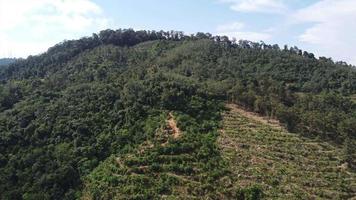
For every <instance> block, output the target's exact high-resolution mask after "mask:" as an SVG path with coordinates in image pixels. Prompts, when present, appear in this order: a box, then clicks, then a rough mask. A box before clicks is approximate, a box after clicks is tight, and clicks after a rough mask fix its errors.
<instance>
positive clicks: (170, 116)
mask: <svg viewBox="0 0 356 200" xmlns="http://www.w3.org/2000/svg"><path fill="white" fill-rule="evenodd" d="M168 125H169V127H170V128H171V129H172V131H173V133H172V134H173V138H174V139H177V138H179V137H180V136H181V132H180V130H179V128H178V127H177V122H176V121H175V120H174V116H173V114H172V113H169V114H168Z"/></svg>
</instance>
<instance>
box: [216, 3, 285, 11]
mask: <svg viewBox="0 0 356 200" xmlns="http://www.w3.org/2000/svg"><path fill="white" fill-rule="evenodd" d="M220 2H223V3H229V4H230V8H231V9H232V10H235V11H238V12H256V13H285V12H286V11H287V6H286V5H285V4H284V3H283V1H282V0H220Z"/></svg>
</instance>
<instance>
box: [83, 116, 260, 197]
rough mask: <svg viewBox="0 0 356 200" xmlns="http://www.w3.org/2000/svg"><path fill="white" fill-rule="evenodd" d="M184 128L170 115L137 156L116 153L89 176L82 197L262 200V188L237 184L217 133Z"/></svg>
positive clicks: (141, 147) (139, 149)
mask: <svg viewBox="0 0 356 200" xmlns="http://www.w3.org/2000/svg"><path fill="white" fill-rule="evenodd" d="M188 121H189V120H188ZM180 124H182V123H179V121H178V123H176V121H175V119H174V117H173V115H172V114H169V116H168V119H167V120H166V122H165V125H164V126H163V127H161V128H159V129H158V130H157V131H156V134H155V136H154V138H152V140H149V141H146V142H144V143H143V144H142V145H140V146H139V147H138V148H137V149H136V150H135V151H133V152H132V153H128V154H124V155H121V156H114V155H113V156H111V157H110V158H108V159H107V160H106V161H105V162H103V163H102V164H100V165H99V167H97V168H96V169H95V170H94V171H93V172H92V173H91V174H90V175H89V176H88V177H87V179H86V184H85V189H84V193H83V197H82V199H257V198H258V197H259V196H260V190H259V189H258V188H255V187H253V186H251V187H246V188H241V187H239V186H238V185H236V184H234V182H235V180H234V177H233V176H232V172H231V171H230V170H229V169H228V168H227V164H226V162H225V161H224V160H223V159H222V158H221V156H220V152H219V151H218V148H217V146H216V139H217V130H214V131H212V132H210V133H203V132H202V131H199V132H197V131H194V130H192V129H190V128H185V129H184V130H180V129H179V128H180V127H179V126H180ZM177 125H178V127H176V126H177ZM197 126H199V125H196V124H195V125H194V126H191V127H197ZM178 133H179V134H178Z"/></svg>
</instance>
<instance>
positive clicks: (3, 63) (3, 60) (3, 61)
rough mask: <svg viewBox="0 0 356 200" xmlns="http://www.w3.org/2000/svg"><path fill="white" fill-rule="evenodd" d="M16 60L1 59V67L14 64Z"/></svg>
mask: <svg viewBox="0 0 356 200" xmlns="http://www.w3.org/2000/svg"><path fill="white" fill-rule="evenodd" d="M16 60H17V59H16V58H0V66H2V65H8V64H11V63H14V62H15V61H16Z"/></svg>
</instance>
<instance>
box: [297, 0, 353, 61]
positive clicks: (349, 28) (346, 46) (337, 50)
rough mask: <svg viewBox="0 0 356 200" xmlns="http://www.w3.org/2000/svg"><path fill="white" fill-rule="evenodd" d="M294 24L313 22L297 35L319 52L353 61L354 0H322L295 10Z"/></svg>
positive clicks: (337, 58)
mask: <svg viewBox="0 0 356 200" xmlns="http://www.w3.org/2000/svg"><path fill="white" fill-rule="evenodd" d="M293 19H294V22H295V23H312V25H311V27H309V28H307V29H306V30H305V31H304V33H303V34H301V35H300V36H299V40H300V42H302V43H304V44H307V45H310V46H311V49H312V50H315V51H318V52H319V54H320V55H326V56H332V57H333V58H334V59H336V60H344V61H347V62H350V63H352V64H356V54H355V52H356V36H355V33H356V1H355V0H338V1H335V0H322V1H319V2H317V3H315V4H313V5H311V6H309V7H306V8H303V9H300V10H298V11H297V12H296V13H295V14H294V15H293Z"/></svg>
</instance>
